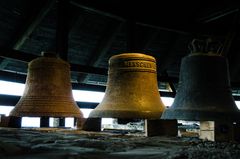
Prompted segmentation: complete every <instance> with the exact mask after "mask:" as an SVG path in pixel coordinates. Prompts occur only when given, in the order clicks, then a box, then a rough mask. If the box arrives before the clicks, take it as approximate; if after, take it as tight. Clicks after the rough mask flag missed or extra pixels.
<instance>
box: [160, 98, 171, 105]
mask: <svg viewBox="0 0 240 159" xmlns="http://www.w3.org/2000/svg"><path fill="white" fill-rule="evenodd" d="M161 100H162V102H163V104H164V105H165V106H168V107H170V106H171V105H172V104H173V101H174V98H171V97H161Z"/></svg>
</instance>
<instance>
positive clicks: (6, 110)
mask: <svg viewBox="0 0 240 159" xmlns="http://www.w3.org/2000/svg"><path fill="white" fill-rule="evenodd" d="M13 108H14V107H13V106H3V105H0V114H4V115H6V116H8V115H9V113H10V111H11V110H12V109H13Z"/></svg>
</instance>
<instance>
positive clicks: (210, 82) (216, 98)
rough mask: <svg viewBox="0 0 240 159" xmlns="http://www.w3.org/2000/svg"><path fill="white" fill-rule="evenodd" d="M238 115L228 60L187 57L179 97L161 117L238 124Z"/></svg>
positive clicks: (205, 55) (196, 55)
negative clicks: (236, 122)
mask: <svg viewBox="0 0 240 159" xmlns="http://www.w3.org/2000/svg"><path fill="white" fill-rule="evenodd" d="M239 116H240V114H239V110H238V108H237V106H236V104H235V102H234V99H233V97H232V91H231V86H230V80H229V72H228V63H227V59H226V58H225V57H223V56H221V55H218V54H212V53H203V52H200V53H197V52H195V53H192V54H190V55H188V56H186V57H184V58H183V59H182V61H181V67H180V79H179V86H178V90H177V94H176V97H175V99H174V102H173V104H172V106H171V107H170V108H168V109H166V110H165V112H164V113H163V115H162V117H161V118H162V119H178V120H189V121H206V120H207V121H222V120H223V121H224V120H231V121H235V120H237V119H238V118H239Z"/></svg>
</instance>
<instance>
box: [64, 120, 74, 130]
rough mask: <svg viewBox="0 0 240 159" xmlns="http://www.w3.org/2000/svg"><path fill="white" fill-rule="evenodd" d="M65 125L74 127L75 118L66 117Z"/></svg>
mask: <svg viewBox="0 0 240 159" xmlns="http://www.w3.org/2000/svg"><path fill="white" fill-rule="evenodd" d="M65 127H70V128H74V118H65Z"/></svg>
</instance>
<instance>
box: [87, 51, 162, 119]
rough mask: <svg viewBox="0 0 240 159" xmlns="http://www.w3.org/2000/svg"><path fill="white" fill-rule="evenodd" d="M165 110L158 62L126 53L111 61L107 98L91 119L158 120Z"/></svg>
mask: <svg viewBox="0 0 240 159" xmlns="http://www.w3.org/2000/svg"><path fill="white" fill-rule="evenodd" d="M164 108H165V107H164V105H163V103H162V101H161V99H160V95H159V92H158V85H157V72H156V60H155V58H154V57H152V56H149V55H145V54H140V53H124V54H119V55H115V56H112V57H111V58H110V60H109V71H108V81H107V88H106V92H105V96H104V98H103V101H102V102H101V103H100V104H99V105H98V106H97V107H96V108H95V109H94V110H93V111H92V112H91V113H90V115H89V117H91V118H99V117H100V118H104V117H106V118H142V119H159V118H160V117H161V114H162V112H163V110H164Z"/></svg>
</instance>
